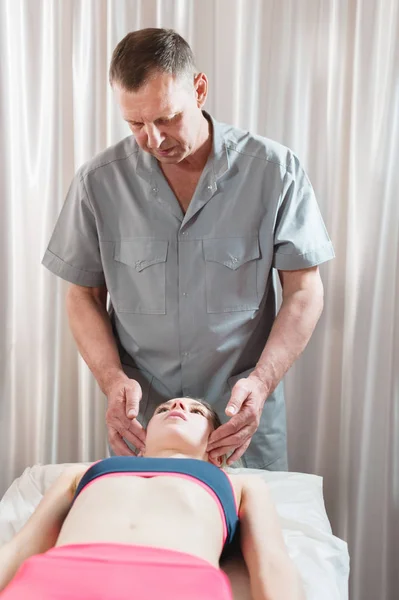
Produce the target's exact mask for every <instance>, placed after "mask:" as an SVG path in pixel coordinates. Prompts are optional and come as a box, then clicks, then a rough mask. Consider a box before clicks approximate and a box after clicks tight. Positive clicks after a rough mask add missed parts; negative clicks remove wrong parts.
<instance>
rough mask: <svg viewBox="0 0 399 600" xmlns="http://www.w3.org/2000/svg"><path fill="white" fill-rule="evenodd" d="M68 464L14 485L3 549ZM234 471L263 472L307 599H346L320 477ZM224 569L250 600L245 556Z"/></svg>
mask: <svg viewBox="0 0 399 600" xmlns="http://www.w3.org/2000/svg"><path fill="white" fill-rule="evenodd" d="M66 466H68V465H67V464H60V465H34V466H33V467H28V468H26V469H25V471H24V472H23V473H22V475H21V476H20V477H18V479H16V480H15V481H14V482H13V483H12V484H11V486H10V487H9V489H8V490H7V491H6V493H5V494H4V496H3V498H2V500H1V501H0V546H1V545H2V544H4V543H5V542H7V541H8V540H10V539H11V538H12V537H13V535H14V534H15V533H16V532H17V531H18V530H19V529H20V528H21V527H22V526H23V525H24V523H25V522H26V521H27V519H28V518H29V516H30V515H31V514H32V512H33V511H34V509H35V507H36V506H37V505H38V503H39V502H40V500H41V498H42V497H43V494H44V492H45V490H46V489H47V488H48V487H49V486H50V485H51V483H52V482H53V481H54V480H55V479H56V478H57V477H58V475H60V473H61V472H62V470H63V469H64V468H65V467H66ZM227 471H232V469H227ZM234 472H235V473H246V474H247V473H248V474H251V473H253V474H257V475H259V474H261V476H262V477H263V478H264V479H265V480H266V482H267V483H268V485H269V489H270V492H271V494H272V497H273V500H274V502H275V504H276V508H277V512H278V514H279V517H280V520H281V526H282V528H283V535H284V540H285V542H286V545H287V548H288V552H289V554H290V556H291V558H292V560H293V561H294V563H295V564H296V566H297V568H298V570H299V573H300V575H301V578H302V581H303V584H304V588H305V592H306V598H307V600H347V599H348V577H349V556H348V549H347V545H346V543H345V542H344V541H342V540H341V539H339V538H337V537H335V536H334V535H333V534H332V531H331V526H330V523H329V520H328V517H327V514H326V510H325V506H324V500H323V488H322V478H321V477H318V476H316V475H305V474H303V473H282V472H270V471H259V470H255V469H242V468H241V469H234ZM222 567H223V570H224V571H225V572H226V573H227V575H228V576H229V578H230V581H231V585H232V590H233V596H234V600H251V594H250V589H249V579H248V573H247V571H246V568H245V564H244V562H243V560H242V558H239V557H234V558H230V559H229V560H228V561H227V562H225V563H223V565H222Z"/></svg>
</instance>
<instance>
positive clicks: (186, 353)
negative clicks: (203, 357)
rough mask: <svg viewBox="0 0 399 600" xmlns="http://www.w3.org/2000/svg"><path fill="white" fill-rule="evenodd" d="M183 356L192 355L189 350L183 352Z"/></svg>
mask: <svg viewBox="0 0 399 600" xmlns="http://www.w3.org/2000/svg"><path fill="white" fill-rule="evenodd" d="M182 356H184V357H185V358H187V356H190V353H189V352H182Z"/></svg>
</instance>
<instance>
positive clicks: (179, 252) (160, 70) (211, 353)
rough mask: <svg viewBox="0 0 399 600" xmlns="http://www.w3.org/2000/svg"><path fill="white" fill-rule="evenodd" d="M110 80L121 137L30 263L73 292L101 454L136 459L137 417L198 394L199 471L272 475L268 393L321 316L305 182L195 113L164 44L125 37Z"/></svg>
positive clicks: (177, 54) (278, 414)
mask: <svg viewBox="0 0 399 600" xmlns="http://www.w3.org/2000/svg"><path fill="white" fill-rule="evenodd" d="M110 82H111V85H112V87H113V90H114V92H115V96H116V99H117V101H118V104H119V106H120V109H121V113H122V116H123V118H124V119H125V120H126V121H127V123H128V124H129V127H130V129H131V131H132V134H133V135H132V136H129V137H127V138H126V139H125V140H123V141H122V142H120V143H118V144H116V145H115V146H113V147H111V148H108V149H107V150H105V151H104V152H102V153H101V154H99V155H98V156H97V157H95V158H94V159H93V160H91V161H89V162H88V163H87V164H86V165H84V166H83V167H82V168H80V169H79V171H78V173H77V175H76V177H75V178H74V180H73V182H72V185H71V188H70V190H69V193H68V196H67V199H66V202H65V205H64V207H63V210H62V212H61V215H60V218H59V220H58V222H57V225H56V227H55V231H54V234H53V236H52V239H51V241H50V244H49V247H48V250H47V252H46V254H45V257H44V259H43V263H44V265H45V266H46V267H48V268H49V269H50V270H51V271H52V272H53V273H55V274H57V275H59V276H61V277H63V278H64V279H67V280H68V281H70V282H71V284H72V285H71V286H70V289H69V292H68V297H67V307H68V313H69V319H70V325H71V329H72V332H73V334H74V336H75V339H76V342H77V345H78V348H79V350H80V352H81V354H82V356H83V358H84V360H85V361H86V362H87V364H88V365H89V367H90V369H91V371H92V372H93V374H94V376H95V378H96V380H97V382H98V384H99V385H100V387H101V389H102V391H103V392H104V393H105V394H106V396H107V398H108V411H107V417H106V420H107V426H108V439H109V444H110V446H111V448H112V450H113V451H114V452H115V453H117V454H129V453H131V452H132V450H131V449H130V446H129V445H133V446H135V447H136V448H138V449H141V448H143V447H144V445H145V432H144V429H143V427H142V425H141V424H140V422H139V421H138V420H137V418H136V417H137V416H138V413H139V411H140V419H141V420H142V421H143V422H144V423H146V421H147V419H148V417H149V415H151V414H152V412H153V410H154V406H155V405H157V404H160V403H161V402H163V401H165V400H167V399H169V398H173V397H178V396H191V397H194V398H195V397H200V398H204V399H206V400H207V401H208V402H210V403H211V404H212V405H213V406H214V407H215V409H216V410H217V411H218V413H219V415H220V417H221V418H222V420H223V422H224V424H223V425H222V426H221V427H220V428H219V429H218V430H216V431H215V432H214V434H213V435H212V437H211V438H210V444H209V448H208V450H209V452H210V453H211V457H212V458H216V457H217V456H220V455H223V454H225V453H232V455H231V458H230V462H233V461H235V460H237V459H238V458H239V457H241V455H242V454H243V453H244V452H245V456H244V457H243V462H244V465H246V466H248V467H256V468H268V469H276V470H284V469H286V468H287V457H286V427H285V407H284V398H283V389H282V383H281V380H282V377H283V375H284V374H285V373H286V371H287V370H288V369H289V368H290V366H291V365H292V364H293V362H294V361H295V359H296V358H297V357H298V356H299V354H300V353H301V352H302V351H303V349H304V348H305V346H306V344H307V343H308V341H309V339H310V336H311V334H312V332H313V329H314V327H315V325H316V323H317V321H318V319H319V316H320V313H321V311H322V305H323V286H322V283H321V280H320V276H319V272H318V268H317V265H318V264H320V263H322V262H324V261H326V260H329V259H331V258H333V256H334V252H333V248H332V245H331V242H330V240H329V237H328V235H327V233H326V230H325V227H324V224H323V221H322V219H321V216H320V213H319V209H318V206H317V203H316V200H315V198H314V194H313V190H312V187H311V184H310V182H309V180H308V178H307V176H306V174H305V172H304V170H303V169H302V167H301V165H300V164H299V161H298V159H297V158H296V156H295V155H294V154H293V153H292V152H291V151H290V150H289V149H288V148H285V147H283V146H281V145H279V144H277V143H275V142H272V141H270V140H267V139H265V138H262V137H257V136H253V135H251V134H249V133H247V132H244V131H241V130H239V129H236V128H234V127H231V126H227V125H223V124H221V123H218V122H216V121H215V120H214V119H212V118H211V117H210V116H209V115H208V114H207V113H206V112H204V111H203V110H202V108H203V106H204V104H205V101H206V97H207V92H208V80H207V78H206V75H205V74H204V73H200V72H198V71H197V70H196V68H195V64H194V57H193V54H192V51H191V49H190V47H189V46H188V44H187V43H186V42H185V41H184V40H183V39H182V38H181V37H180V36H179V35H178V34H177V33H175V32H174V31H171V30H164V29H144V30H141V31H136V32H133V33H129V34H128V35H127V36H126V37H125V38H124V39H123V40H122V41H121V42H120V43H119V44H118V46H117V47H116V49H115V51H114V54H113V57H112V61H111V67H110ZM273 268H275V269H277V271H278V274H279V277H280V281H281V284H282V289H283V302H282V306H281V309H280V311H279V313H278V316H277V318H276V300H275V290H274V285H273V277H272V270H273ZM107 292H108V294H109V297H110V310H109V312H107V309H106V300H107ZM229 418H230V419H229Z"/></svg>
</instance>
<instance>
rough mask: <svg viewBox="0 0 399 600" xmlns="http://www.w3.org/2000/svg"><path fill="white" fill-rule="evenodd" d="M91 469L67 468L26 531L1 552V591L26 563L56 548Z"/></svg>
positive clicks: (19, 533)
mask: <svg viewBox="0 0 399 600" xmlns="http://www.w3.org/2000/svg"><path fill="white" fill-rule="evenodd" d="M87 468H88V467H87V466H86V465H74V466H73V467H67V469H66V470H65V471H64V472H63V473H62V474H61V475H60V476H59V477H58V479H57V480H56V481H55V482H54V483H53V484H52V485H51V486H50V487H49V489H48V490H47V491H46V493H45V494H44V496H43V498H42V500H41V501H40V503H39V505H38V506H37V508H36V510H35V511H34V513H33V514H32V515H31V517H30V518H29V519H28V521H27V522H26V523H25V525H24V526H23V527H22V529H20V531H18V533H17V534H16V535H15V536H14V537H13V538H12V539H11V540H10V541H9V542H7V543H6V544H4V545H3V546H2V547H1V548H0V591H1V590H3V589H4V588H5V587H6V585H7V584H8V583H9V582H10V581H11V579H12V578H13V577H14V575H15V573H16V572H17V570H18V569H19V567H20V566H21V564H22V563H23V562H24V560H26V559H27V558H29V557H30V556H33V555H34V554H40V553H42V552H46V551H47V550H49V549H50V548H52V547H53V546H54V544H55V543H56V541H57V538H58V536H59V533H60V530H61V527H62V524H63V522H64V520H65V517H66V516H67V514H68V511H69V509H70V507H71V503H72V499H73V495H74V492H75V490H76V487H77V484H78V481H79V480H80V478H81V477H82V475H83V473H84V472H85V471H86V470H87Z"/></svg>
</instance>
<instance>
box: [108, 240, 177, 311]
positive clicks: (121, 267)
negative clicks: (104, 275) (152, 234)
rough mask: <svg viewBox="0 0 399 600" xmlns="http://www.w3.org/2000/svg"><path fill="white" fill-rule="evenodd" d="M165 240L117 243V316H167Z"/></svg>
mask: <svg viewBox="0 0 399 600" xmlns="http://www.w3.org/2000/svg"><path fill="white" fill-rule="evenodd" d="M167 254H168V242H167V241H166V240H153V239H150V238H140V239H135V240H130V239H129V240H119V241H117V242H116V243H115V250H114V267H115V269H114V273H113V282H112V286H111V289H110V290H109V292H110V295H111V301H112V304H113V306H115V308H116V310H117V311H118V312H127V313H140V314H145V315H164V314H165V313H166V301H165V276H166V274H165V269H166V258H167Z"/></svg>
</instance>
